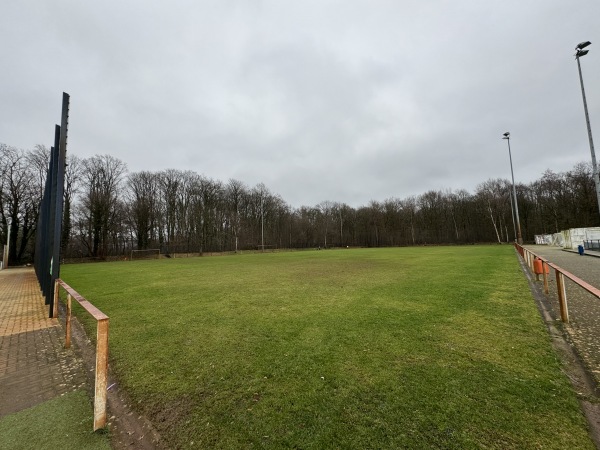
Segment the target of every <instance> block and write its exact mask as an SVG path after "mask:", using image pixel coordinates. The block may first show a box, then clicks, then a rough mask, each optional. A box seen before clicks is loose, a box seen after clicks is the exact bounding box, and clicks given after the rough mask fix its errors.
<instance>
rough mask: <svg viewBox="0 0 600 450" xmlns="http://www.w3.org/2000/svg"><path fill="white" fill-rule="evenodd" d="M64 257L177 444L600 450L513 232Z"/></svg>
mask: <svg viewBox="0 0 600 450" xmlns="http://www.w3.org/2000/svg"><path fill="white" fill-rule="evenodd" d="M62 270H63V273H62V275H63V278H64V279H65V281H66V282H67V283H69V284H71V286H73V287H74V288H75V289H76V290H78V291H79V292H80V293H81V294H82V295H84V296H85V297H86V298H87V299H88V300H90V301H91V302H92V303H93V304H95V305H96V306H98V307H99V308H100V309H101V310H102V311H103V312H105V313H106V314H108V315H109V316H110V320H111V322H110V348H111V364H112V367H113V368H114V369H115V370H116V372H117V373H118V376H119V378H120V380H121V384H122V385H123V386H124V387H125V388H126V389H127V390H128V391H129V392H130V394H131V395H132V397H133V399H134V401H135V402H136V403H137V405H138V406H139V408H140V410H141V411H143V412H144V413H145V414H147V415H148V416H149V417H150V418H151V420H152V421H153V422H154V423H155V425H156V426H157V428H158V430H159V432H160V433H161V434H162V436H163V438H164V439H165V441H166V442H167V444H168V445H169V446H172V447H194V446H196V447H202V448H250V447H258V448H283V447H294V448H457V449H458V448H481V447H483V448H557V449H558V448H561V449H562V448H565V447H569V448H594V447H593V444H592V442H591V440H590V439H589V437H588V434H587V426H586V422H585V419H584V417H583V415H582V413H581V412H580V409H579V407H578V403H577V400H576V397H575V394H574V392H573V391H572V388H571V386H570V384H569V383H568V381H567V378H566V377H565V375H564V374H563V373H562V372H561V369H560V363H559V361H558V360H557V358H556V356H555V354H554V353H553V351H552V350H551V345H550V340H549V337H548V333H547V331H546V329H545V327H544V325H543V323H542V321H541V319H540V317H539V313H538V311H537V309H536V307H535V304H534V301H533V300H532V298H531V295H530V293H529V290H528V286H527V282H526V280H525V279H524V277H523V275H522V274H521V272H520V269H519V265H518V261H517V258H516V257H515V254H514V250H513V249H512V247H508V246H469V247H426V248H404V249H357V250H353V249H352V250H335V251H307V252H291V253H275V254H253V255H236V256H227V257H212V258H195V259H175V260H173V259H171V260H168V259H166V260H160V261H137V262H122V263H107V264H86V265H72V266H64V267H63V269H62Z"/></svg>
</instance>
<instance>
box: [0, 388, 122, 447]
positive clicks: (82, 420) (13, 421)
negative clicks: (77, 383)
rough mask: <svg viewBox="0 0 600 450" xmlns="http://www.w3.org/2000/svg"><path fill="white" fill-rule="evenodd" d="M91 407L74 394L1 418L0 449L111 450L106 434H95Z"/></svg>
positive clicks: (80, 393)
mask: <svg viewBox="0 0 600 450" xmlns="http://www.w3.org/2000/svg"><path fill="white" fill-rule="evenodd" d="M92 421H93V414H92V405H91V404H90V400H89V398H88V397H87V394H86V393H85V392H83V391H74V392H70V393H68V394H65V395H63V396H62V397H57V398H55V399H53V400H49V401H47V402H44V403H41V404H40V405H38V406H34V407H33V408H29V409H26V410H24V411H20V412H18V413H15V414H11V415H9V416H5V417H3V418H1V419H0V449H6V450H9V449H10V450H38V449H43V448H48V449H50V448H52V449H61V450H71V449H72V450H81V449H86V450H109V449H110V448H111V447H110V444H109V439H108V435H107V434H106V433H102V432H98V433H94V432H93V431H92Z"/></svg>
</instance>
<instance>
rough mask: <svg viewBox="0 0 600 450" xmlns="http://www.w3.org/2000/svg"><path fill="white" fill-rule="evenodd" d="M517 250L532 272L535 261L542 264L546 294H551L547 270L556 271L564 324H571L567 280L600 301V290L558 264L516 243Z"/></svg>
mask: <svg viewBox="0 0 600 450" xmlns="http://www.w3.org/2000/svg"><path fill="white" fill-rule="evenodd" d="M515 248H516V249H517V251H518V252H519V254H520V255H521V256H522V257H523V259H524V260H525V262H526V263H527V265H528V266H529V269H530V270H531V271H532V272H535V268H534V265H535V260H536V259H539V260H540V261H541V262H542V270H541V272H542V275H543V277H544V292H545V293H546V294H548V293H549V289H548V275H547V273H546V272H547V268H548V267H551V268H552V269H554V273H555V278H556V291H557V293H558V304H559V307H560V318H561V320H562V321H563V322H565V323H568V322H569V307H568V304H567V288H566V284H565V278H568V279H569V280H571V281H572V282H574V283H575V284H576V285H578V286H579V287H581V288H583V289H584V290H586V291H587V292H589V293H590V294H592V295H593V296H595V297H596V298H598V299H600V289H598V288H596V287H594V286H592V285H591V284H589V283H586V282H585V281H583V280H582V279H581V278H579V277H577V276H575V275H573V274H572V273H570V272H568V271H566V270H565V269H563V268H561V267H559V266H557V265H556V264H553V263H551V262H550V261H548V260H547V259H545V258H543V257H541V256H539V255H537V254H535V253H534V252H532V251H531V250H528V249H527V248H525V247H523V246H521V245H519V244H517V243H515Z"/></svg>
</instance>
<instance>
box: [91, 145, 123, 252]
mask: <svg viewBox="0 0 600 450" xmlns="http://www.w3.org/2000/svg"><path fill="white" fill-rule="evenodd" d="M126 171H127V166H126V165H125V163H124V162H122V161H121V160H119V159H117V158H114V157H112V156H110V155H96V156H93V157H91V158H88V159H84V160H83V173H82V179H83V181H84V183H85V188H84V189H83V191H82V196H81V202H82V206H83V209H82V212H83V214H84V215H85V219H86V222H87V224H86V225H87V227H86V228H87V230H86V231H87V232H86V233H85V235H86V239H88V240H90V241H91V245H89V248H91V255H92V256H94V257H96V256H101V257H105V256H107V253H108V245H109V239H108V238H109V232H110V230H111V228H113V229H114V228H115V227H114V225H115V224H114V223H111V219H114V218H116V217H119V215H118V214H117V210H118V208H119V204H118V202H119V195H120V191H119V189H120V186H121V183H122V180H123V176H124V175H125V173H126ZM111 226H112V227H111Z"/></svg>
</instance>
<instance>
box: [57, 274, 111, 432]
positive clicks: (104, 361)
mask: <svg viewBox="0 0 600 450" xmlns="http://www.w3.org/2000/svg"><path fill="white" fill-rule="evenodd" d="M61 287H62V288H63V289H64V290H65V291H66V292H67V315H66V317H65V348H69V347H70V346H71V312H72V308H71V306H72V305H71V303H72V301H73V300H75V301H76V302H77V303H79V305H80V306H81V307H82V308H83V309H85V310H86V311H87V312H88V313H89V314H90V315H91V316H92V317H93V318H94V319H95V320H96V373H95V386H94V431H96V430H99V429H101V428H104V427H105V426H106V398H107V382H108V316H107V315H106V314H104V313H103V312H102V311H100V310H99V309H98V308H96V307H95V306H94V305H92V304H91V303H90V302H88V301H87V300H86V299H85V298H83V296H81V295H80V294H79V293H78V292H77V291H76V290H75V289H73V288H72V287H71V286H69V285H68V284H67V283H65V282H64V281H63V280H61V279H60V278H57V279H56V282H55V283H54V299H55V300H54V304H53V307H54V311H53V317H55V318H58V298H59V297H58V294H59V290H60V288H61Z"/></svg>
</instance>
